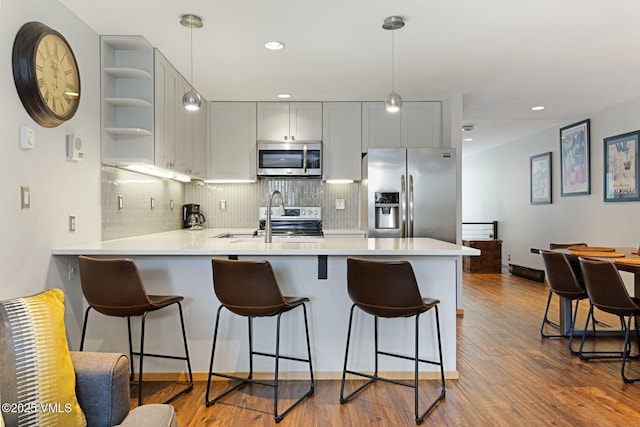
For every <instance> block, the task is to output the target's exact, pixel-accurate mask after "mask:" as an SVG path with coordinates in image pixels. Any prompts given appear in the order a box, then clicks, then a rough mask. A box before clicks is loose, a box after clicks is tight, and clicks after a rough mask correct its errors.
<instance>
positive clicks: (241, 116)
mask: <svg viewBox="0 0 640 427" xmlns="http://www.w3.org/2000/svg"><path fill="white" fill-rule="evenodd" d="M209 111H210V113H209V117H210V124H211V128H210V139H209V173H208V176H207V179H215V180H255V179H256V103H255V102H211V103H210V104H209Z"/></svg>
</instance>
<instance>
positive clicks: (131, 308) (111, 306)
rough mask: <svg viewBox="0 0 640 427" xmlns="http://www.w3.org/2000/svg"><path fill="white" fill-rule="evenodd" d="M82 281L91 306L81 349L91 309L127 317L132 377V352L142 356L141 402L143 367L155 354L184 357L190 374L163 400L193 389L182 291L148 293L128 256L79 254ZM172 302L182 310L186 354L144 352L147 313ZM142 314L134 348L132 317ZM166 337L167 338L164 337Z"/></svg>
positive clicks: (175, 397) (83, 331) (167, 357)
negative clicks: (164, 293) (108, 257)
mask: <svg viewBox="0 0 640 427" xmlns="http://www.w3.org/2000/svg"><path fill="white" fill-rule="evenodd" d="M78 261H79V267H80V282H81V286H82V293H83V294H84V297H85V299H86V300H87V303H88V304H89V307H88V308H87V310H86V311H85V314H84V322H83V325H82V338H81V339H80V351H82V350H83V349H84V341H85V334H86V331H87V322H88V320H89V311H90V310H91V309H93V310H95V311H97V312H98V313H101V314H103V315H105V316H115V317H126V318H127V331H128V336H129V362H130V364H131V378H133V375H134V366H133V365H134V363H133V356H138V357H139V363H140V365H139V370H138V406H140V405H142V373H143V371H142V369H143V362H144V358H145V356H146V357H155V358H162V359H174V360H183V361H185V362H186V367H187V371H188V375H189V381H188V383H187V385H186V387H185V388H183V389H182V390H180V391H179V392H177V393H176V394H174V395H173V396H171V397H170V398H168V399H167V400H166V401H165V402H164V403H170V402H172V401H174V400H175V399H177V398H178V397H179V396H181V395H183V394H185V393H188V392H190V391H191V390H192V389H193V374H192V373H191V359H190V357H189V347H188V345H187V335H186V332H185V327H184V316H183V315H182V304H181V303H180V302H181V301H182V300H183V299H184V298H183V297H182V296H179V295H148V294H147V292H146V290H145V287H144V284H143V282H142V278H141V277H140V272H139V270H138V267H137V266H136V264H135V262H134V261H133V260H132V259H128V258H117V259H98V258H91V257H87V256H80V257H79V260H78ZM173 304H176V305H177V306H178V311H179V314H180V328H181V331H182V342H183V344H184V356H174V355H166V354H152V353H145V351H144V344H145V325H146V319H147V314H149V313H151V312H152V311H157V310H161V309H163V308H166V307H169V306H171V305H173ZM132 317H140V319H141V322H142V323H141V330H140V348H139V351H137V352H136V351H133V345H132V342H131V318H132ZM164 340H166V338H165V339H164Z"/></svg>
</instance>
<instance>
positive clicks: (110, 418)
mask: <svg viewBox="0 0 640 427" xmlns="http://www.w3.org/2000/svg"><path fill="white" fill-rule="evenodd" d="M71 362H72V363H73V369H74V370H75V373H76V396H77V398H78V403H79V404H80V407H81V408H82V411H83V412H84V415H85V417H86V418H87V426H88V427H111V426H123V427H141V426H145V427H146V426H149V427H156V426H157V427H177V425H178V422H177V420H176V414H175V411H174V409H173V406H171V405H164V404H149V405H142V406H139V407H136V408H134V409H133V410H131V411H129V362H128V359H127V357H126V356H125V355H123V354H119V353H92V352H86V351H83V352H79V351H72V352H71Z"/></svg>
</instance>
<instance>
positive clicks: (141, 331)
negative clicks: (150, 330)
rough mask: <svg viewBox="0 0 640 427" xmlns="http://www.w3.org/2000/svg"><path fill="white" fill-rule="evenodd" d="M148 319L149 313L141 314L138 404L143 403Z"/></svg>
mask: <svg viewBox="0 0 640 427" xmlns="http://www.w3.org/2000/svg"><path fill="white" fill-rule="evenodd" d="M146 319H147V313H144V314H143V315H142V316H141V329H140V354H139V355H138V356H139V357H140V370H139V371H138V406H141V405H142V372H143V371H142V365H143V362H144V327H145V323H146V322H145V321H146Z"/></svg>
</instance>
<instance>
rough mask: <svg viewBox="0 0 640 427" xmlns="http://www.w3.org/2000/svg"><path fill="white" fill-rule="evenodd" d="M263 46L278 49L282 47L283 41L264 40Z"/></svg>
mask: <svg viewBox="0 0 640 427" xmlns="http://www.w3.org/2000/svg"><path fill="white" fill-rule="evenodd" d="M264 47H266V48H267V49H269V50H280V49H282V48H284V43H282V42H279V41H270V42H266V43H265V44H264Z"/></svg>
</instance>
